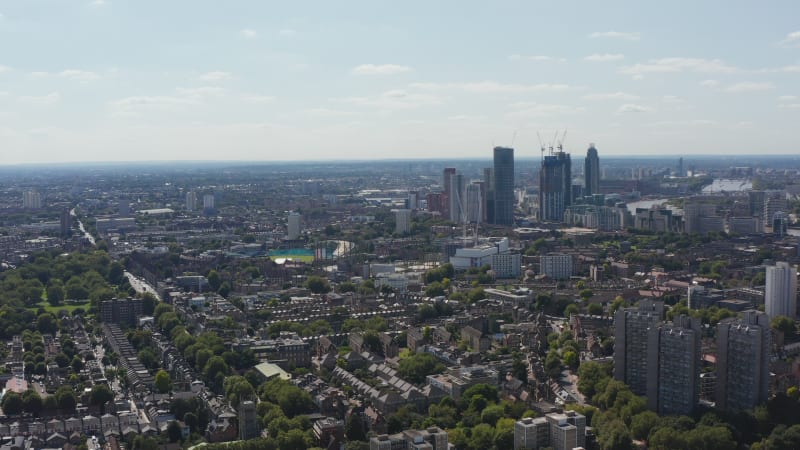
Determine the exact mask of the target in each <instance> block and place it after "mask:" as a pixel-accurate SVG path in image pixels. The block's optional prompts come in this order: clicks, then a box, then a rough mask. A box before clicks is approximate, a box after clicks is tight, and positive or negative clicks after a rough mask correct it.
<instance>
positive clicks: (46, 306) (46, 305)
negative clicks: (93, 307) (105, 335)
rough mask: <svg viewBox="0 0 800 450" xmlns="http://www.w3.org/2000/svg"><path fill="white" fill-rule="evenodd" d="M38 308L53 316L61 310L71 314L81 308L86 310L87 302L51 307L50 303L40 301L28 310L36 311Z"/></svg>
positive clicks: (87, 307)
mask: <svg viewBox="0 0 800 450" xmlns="http://www.w3.org/2000/svg"><path fill="white" fill-rule="evenodd" d="M39 308H44V310H45V311H47V312H49V313H53V314H56V313H58V312H59V311H61V310H62V309H65V310H67V312H69V313H70V314H72V311H75V310H76V309H78V308H83V310H84V311H86V310H88V309H89V300H86V301H83V302H70V303H63V304H61V305H58V306H53V305H51V304H50V303H47V302H46V301H42V302H39V303H37V304H36V305H34V306H31V307H29V308H28V309H31V310H34V311H36V310H38V309H39Z"/></svg>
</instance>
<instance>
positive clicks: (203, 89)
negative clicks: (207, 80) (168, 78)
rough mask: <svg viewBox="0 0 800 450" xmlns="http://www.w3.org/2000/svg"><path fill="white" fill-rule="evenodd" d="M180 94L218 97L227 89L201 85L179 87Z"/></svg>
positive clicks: (190, 96) (196, 97) (191, 96)
mask: <svg viewBox="0 0 800 450" xmlns="http://www.w3.org/2000/svg"><path fill="white" fill-rule="evenodd" d="M175 90H176V91H177V92H178V94H180V95H183V96H185V97H189V98H193V99H199V98H204V97H216V96H219V95H221V94H222V93H223V92H225V89H223V88H221V87H217V86H200V87H194V88H177V89H175Z"/></svg>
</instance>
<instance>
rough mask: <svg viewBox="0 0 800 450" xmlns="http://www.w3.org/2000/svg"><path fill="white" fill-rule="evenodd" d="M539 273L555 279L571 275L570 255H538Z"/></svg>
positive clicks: (562, 278)
mask: <svg viewBox="0 0 800 450" xmlns="http://www.w3.org/2000/svg"><path fill="white" fill-rule="evenodd" d="M539 264H540V268H539V273H540V274H541V275H544V276H547V277H549V278H552V279H555V280H565V279H567V278H569V277H571V276H572V255H564V254H555V253H554V254H550V255H543V256H540V257H539Z"/></svg>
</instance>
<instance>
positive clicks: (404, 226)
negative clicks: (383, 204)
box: [394, 209, 411, 234]
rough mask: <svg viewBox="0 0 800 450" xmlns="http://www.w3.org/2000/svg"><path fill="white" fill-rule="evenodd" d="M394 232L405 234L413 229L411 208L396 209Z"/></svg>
mask: <svg viewBox="0 0 800 450" xmlns="http://www.w3.org/2000/svg"><path fill="white" fill-rule="evenodd" d="M394 219H395V225H394V232H395V233H397V234H405V233H408V232H410V231H411V210H410V209H396V210H395V211H394Z"/></svg>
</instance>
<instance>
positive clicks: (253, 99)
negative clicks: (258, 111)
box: [242, 94, 275, 103]
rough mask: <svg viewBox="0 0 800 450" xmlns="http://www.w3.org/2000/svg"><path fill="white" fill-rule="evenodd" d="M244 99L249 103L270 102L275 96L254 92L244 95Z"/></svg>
mask: <svg viewBox="0 0 800 450" xmlns="http://www.w3.org/2000/svg"><path fill="white" fill-rule="evenodd" d="M242 100H244V101H246V102H248V103H269V102H271V101H273V100H275V97H273V96H271V95H258V94H252V95H245V96H244V97H242Z"/></svg>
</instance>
